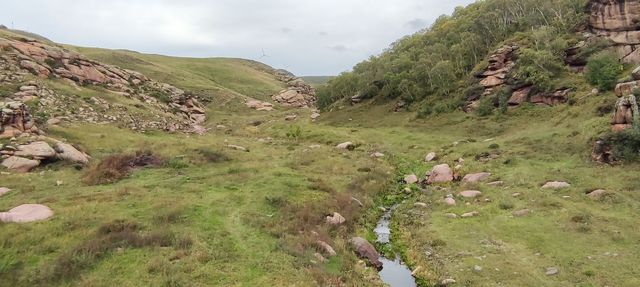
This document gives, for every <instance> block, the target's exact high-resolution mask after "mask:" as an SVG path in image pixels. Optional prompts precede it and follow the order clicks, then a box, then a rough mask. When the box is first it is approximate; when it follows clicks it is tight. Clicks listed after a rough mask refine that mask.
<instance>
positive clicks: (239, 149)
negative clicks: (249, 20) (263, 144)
mask: <svg viewBox="0 0 640 287" xmlns="http://www.w3.org/2000/svg"><path fill="white" fill-rule="evenodd" d="M227 147H228V148H230V149H233V150H237V151H244V152H249V149H248V148H246V147H243V146H239V145H233V144H230V145H227Z"/></svg>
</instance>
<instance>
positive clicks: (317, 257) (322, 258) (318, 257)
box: [313, 252, 327, 263]
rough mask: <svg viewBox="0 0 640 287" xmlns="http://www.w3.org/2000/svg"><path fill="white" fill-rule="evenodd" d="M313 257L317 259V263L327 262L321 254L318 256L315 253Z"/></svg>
mask: <svg viewBox="0 0 640 287" xmlns="http://www.w3.org/2000/svg"><path fill="white" fill-rule="evenodd" d="M313 256H314V257H315V258H316V259H318V261H319V262H322V263H324V262H327V258H324V256H322V254H320V253H317V252H316V253H314V254H313Z"/></svg>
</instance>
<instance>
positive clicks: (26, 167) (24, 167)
mask: <svg viewBox="0 0 640 287" xmlns="http://www.w3.org/2000/svg"><path fill="white" fill-rule="evenodd" d="M39 165H40V161H39V160H31V159H27V158H23V157H19V156H10V157H8V158H6V159H5V160H3V161H2V166H4V167H6V168H8V169H10V170H13V171H15V172H22V173H24V172H29V171H31V170H32V169H34V168H35V167H37V166H39Z"/></svg>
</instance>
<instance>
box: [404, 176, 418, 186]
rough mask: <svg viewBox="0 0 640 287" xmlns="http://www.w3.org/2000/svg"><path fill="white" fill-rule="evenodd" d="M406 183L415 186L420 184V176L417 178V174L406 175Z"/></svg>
mask: <svg viewBox="0 0 640 287" xmlns="http://www.w3.org/2000/svg"><path fill="white" fill-rule="evenodd" d="M404 182H406V183H407V184H414V183H416V182H418V176H416V175H415V174H409V175H406V176H405V177H404Z"/></svg>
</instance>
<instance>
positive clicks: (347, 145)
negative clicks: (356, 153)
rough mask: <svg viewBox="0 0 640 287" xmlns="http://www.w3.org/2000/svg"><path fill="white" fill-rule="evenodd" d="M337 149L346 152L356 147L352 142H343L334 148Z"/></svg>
mask: <svg viewBox="0 0 640 287" xmlns="http://www.w3.org/2000/svg"><path fill="white" fill-rule="evenodd" d="M336 148H337V149H346V150H354V149H356V145H355V144H353V143H352V142H343V143H341V144H339V145H337V146H336Z"/></svg>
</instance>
